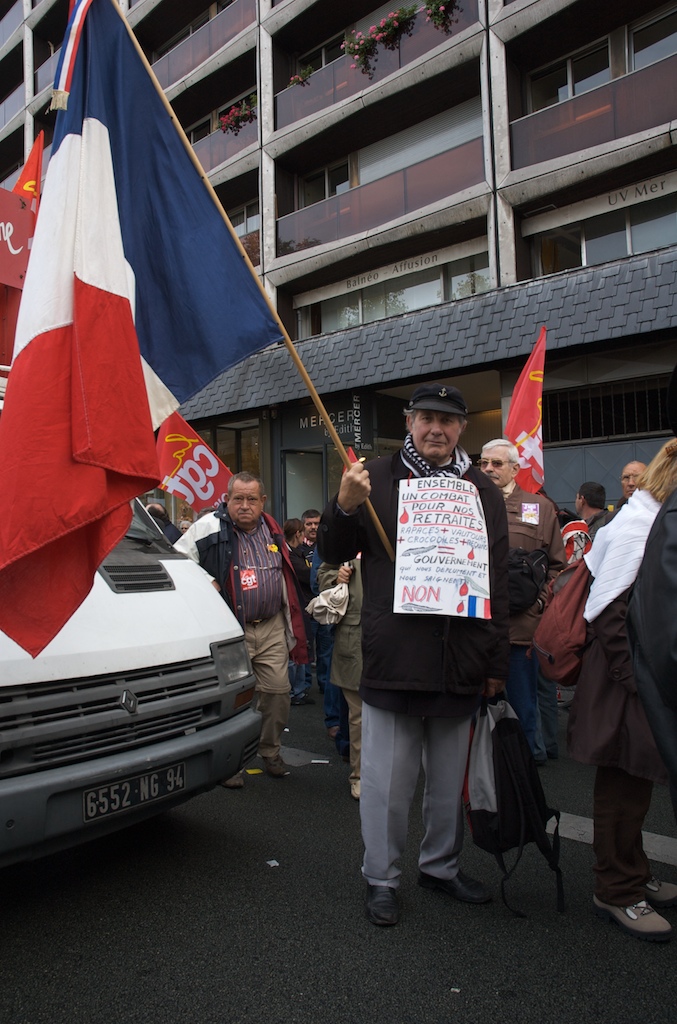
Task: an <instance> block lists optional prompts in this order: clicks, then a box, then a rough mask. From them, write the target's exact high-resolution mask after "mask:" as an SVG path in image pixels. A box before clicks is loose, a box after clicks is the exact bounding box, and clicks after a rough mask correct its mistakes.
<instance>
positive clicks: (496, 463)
mask: <svg viewBox="0 0 677 1024" xmlns="http://www.w3.org/2000/svg"><path fill="white" fill-rule="evenodd" d="M477 465H478V466H479V467H480V469H486V468H487V466H491V468H492V469H500V468H501V466H505V465H507V459H506V460H504V459H480V461H479V462H478V463H477Z"/></svg>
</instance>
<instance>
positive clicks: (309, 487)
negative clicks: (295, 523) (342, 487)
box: [283, 452, 325, 519]
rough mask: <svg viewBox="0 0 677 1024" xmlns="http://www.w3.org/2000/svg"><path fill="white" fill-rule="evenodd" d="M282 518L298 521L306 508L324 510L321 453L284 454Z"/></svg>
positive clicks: (322, 459) (322, 458) (322, 460)
mask: <svg viewBox="0 0 677 1024" xmlns="http://www.w3.org/2000/svg"><path fill="white" fill-rule="evenodd" d="M283 455H284V470H283V471H284V518H285V519H292V518H295V519H300V518H301V515H302V513H303V512H305V511H306V509H308V508H317V509H319V510H320V511H322V509H323V508H324V505H325V498H324V457H323V454H322V452H284V453H283Z"/></svg>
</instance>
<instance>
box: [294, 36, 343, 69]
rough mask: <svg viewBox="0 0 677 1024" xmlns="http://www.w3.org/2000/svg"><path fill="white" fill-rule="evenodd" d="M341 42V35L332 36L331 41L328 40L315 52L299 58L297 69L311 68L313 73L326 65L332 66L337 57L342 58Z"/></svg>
mask: <svg viewBox="0 0 677 1024" xmlns="http://www.w3.org/2000/svg"><path fill="white" fill-rule="evenodd" d="M343 40H344V36H343V35H340V36H334V38H333V39H329V40H328V41H327V42H326V43H323V44H322V46H320V47H318V48H317V49H316V50H311V51H310V53H306V54H304V55H303V56H302V57H299V59H298V66H299V69H301V68H308V67H311V68H312V69H313V71H319V70H320V68H324V67H326V66H327V64H332V63H333V62H334V61H335V60H338V58H339V57H342V56H343V50H342V49H341V46H342V43H343Z"/></svg>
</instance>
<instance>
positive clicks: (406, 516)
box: [400, 508, 409, 523]
mask: <svg viewBox="0 0 677 1024" xmlns="http://www.w3.org/2000/svg"><path fill="white" fill-rule="evenodd" d="M400 522H401V523H408V522H409V513H408V512H407V510H406V508H405V510H404V512H403V513H402V515H401V516H400Z"/></svg>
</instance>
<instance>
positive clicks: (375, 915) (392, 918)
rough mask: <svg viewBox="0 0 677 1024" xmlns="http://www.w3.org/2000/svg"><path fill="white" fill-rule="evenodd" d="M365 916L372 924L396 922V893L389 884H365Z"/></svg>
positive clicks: (397, 917) (398, 912) (397, 911)
mask: <svg viewBox="0 0 677 1024" xmlns="http://www.w3.org/2000/svg"><path fill="white" fill-rule="evenodd" d="M366 909H367V917H368V918H369V920H370V921H371V923H372V924H397V922H398V921H399V918H400V910H399V907H398V905H397V893H396V892H395V890H394V889H393V888H391V887H390V886H389V885H367V908H366Z"/></svg>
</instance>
